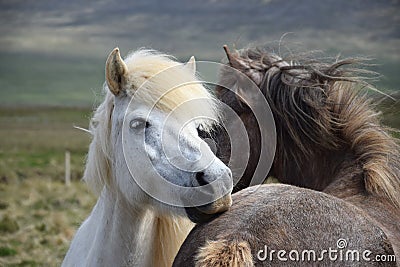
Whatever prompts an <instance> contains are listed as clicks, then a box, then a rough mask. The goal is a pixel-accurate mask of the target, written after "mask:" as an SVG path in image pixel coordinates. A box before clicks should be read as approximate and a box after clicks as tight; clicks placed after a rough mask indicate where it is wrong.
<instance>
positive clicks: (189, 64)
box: [185, 56, 196, 74]
mask: <svg viewBox="0 0 400 267" xmlns="http://www.w3.org/2000/svg"><path fill="white" fill-rule="evenodd" d="M185 67H187V68H188V69H189V70H190V71H192V72H193V74H196V59H195V58H194V56H191V57H190V59H189V61H188V62H187V63H186V64H185Z"/></svg>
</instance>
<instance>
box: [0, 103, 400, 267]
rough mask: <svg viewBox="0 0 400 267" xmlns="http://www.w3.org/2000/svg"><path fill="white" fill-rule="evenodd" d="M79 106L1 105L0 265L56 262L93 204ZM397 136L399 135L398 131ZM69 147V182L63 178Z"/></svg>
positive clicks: (397, 120) (391, 108)
mask: <svg viewBox="0 0 400 267" xmlns="http://www.w3.org/2000/svg"><path fill="white" fill-rule="evenodd" d="M384 104H385V105H384V107H382V110H383V111H384V114H385V120H384V121H385V122H386V123H387V124H389V125H390V126H392V127H397V128H400V116H399V114H400V104H399V102H397V103H395V102H393V101H387V102H385V103H384ZM90 114H91V111H90V109H83V108H75V109H74V108H20V109H5V108H0V196H1V197H0V266H59V265H60V263H61V261H62V259H63V257H64V255H65V253H66V251H67V249H68V246H69V242H70V240H71V238H72V237H73V235H74V233H75V231H76V229H77V228H78V226H79V224H80V223H82V221H83V220H84V218H85V217H86V216H87V215H88V214H89V212H90V210H91V208H92V206H93V205H94V201H95V198H94V196H93V195H92V194H91V193H90V192H89V191H88V190H87V189H86V186H85V185H84V183H83V182H81V181H80V178H81V177H82V173H83V169H84V161H85V155H86V153H87V149H88V145H89V141H90V138H89V136H88V134H86V133H84V132H82V131H79V130H77V129H74V128H73V126H74V125H76V126H82V127H87V125H88V122H89V118H90ZM399 137H400V136H399ZM66 150H69V151H70V152H71V167H72V169H71V172H72V178H73V181H72V184H71V186H70V187H67V186H66V185H65V184H64V155H65V151H66Z"/></svg>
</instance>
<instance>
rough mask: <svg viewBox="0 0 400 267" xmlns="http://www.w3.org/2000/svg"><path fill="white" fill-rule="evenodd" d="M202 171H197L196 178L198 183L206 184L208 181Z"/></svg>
mask: <svg viewBox="0 0 400 267" xmlns="http://www.w3.org/2000/svg"><path fill="white" fill-rule="evenodd" d="M204 176H205V175H204V172H197V173H196V180H197V182H198V183H199V185H200V186H202V185H207V184H208V182H207V181H206V180H205V179H204Z"/></svg>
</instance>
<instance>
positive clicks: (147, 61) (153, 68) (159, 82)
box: [83, 50, 220, 194]
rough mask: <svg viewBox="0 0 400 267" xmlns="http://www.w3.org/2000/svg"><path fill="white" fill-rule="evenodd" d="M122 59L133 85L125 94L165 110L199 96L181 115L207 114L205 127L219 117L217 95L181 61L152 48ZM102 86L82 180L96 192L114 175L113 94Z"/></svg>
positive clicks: (202, 121)
mask: <svg viewBox="0 0 400 267" xmlns="http://www.w3.org/2000/svg"><path fill="white" fill-rule="evenodd" d="M124 61H125V63H126V65H127V66H128V70H129V74H128V75H129V82H128V84H132V85H133V88H127V93H128V96H130V97H135V98H137V99H139V100H140V101H141V102H142V103H145V104H148V105H152V104H153V103H156V105H155V107H156V108H158V109H160V110H162V111H165V112H170V111H172V110H174V109H175V108H176V107H178V106H179V105H181V104H183V103H184V102H186V101H190V100H193V99H199V98H200V99H202V100H203V101H201V102H196V101H192V102H191V104H190V108H188V105H185V106H184V107H183V108H180V109H179V112H181V113H182V116H185V117H186V118H194V117H196V116H199V117H205V118H210V119H211V120H199V121H198V123H199V124H201V125H202V129H204V130H206V131H210V130H211V129H212V126H213V124H214V123H216V122H218V121H219V118H220V114H219V111H218V108H217V102H216V99H215V98H214V97H213V96H212V95H211V94H210V92H209V91H208V90H207V89H205V88H204V86H203V85H201V84H200V83H199V81H198V79H197V78H196V75H195V74H194V73H193V72H192V71H190V70H189V69H188V68H185V67H184V66H185V65H184V64H182V63H179V62H177V61H174V60H173V58H172V57H171V56H168V55H164V54H160V53H158V52H156V51H153V50H139V51H136V52H134V53H131V54H130V55H128V57H127V58H126V59H125V60H124ZM103 89H104V92H105V98H104V101H103V102H102V103H101V104H100V105H99V106H98V108H97V109H96V110H95V112H94V115H93V117H92V120H91V125H90V132H91V133H92V135H93V139H92V142H91V144H90V147H89V152H88V155H87V160H86V168H85V172H84V176H83V179H84V181H85V182H86V183H87V184H88V186H89V187H90V188H91V189H92V190H93V191H94V192H95V193H97V194H99V193H100V192H101V190H102V188H103V186H105V185H108V184H109V183H110V182H111V180H112V179H113V177H111V176H112V172H111V171H110V166H111V165H110V159H111V158H112V154H113V147H112V145H111V144H110V132H111V114H112V110H113V107H114V95H113V94H112V93H111V92H110V90H109V89H108V87H107V85H106V83H105V84H104V86H103ZM138 89H139V90H138ZM204 100H205V101H204Z"/></svg>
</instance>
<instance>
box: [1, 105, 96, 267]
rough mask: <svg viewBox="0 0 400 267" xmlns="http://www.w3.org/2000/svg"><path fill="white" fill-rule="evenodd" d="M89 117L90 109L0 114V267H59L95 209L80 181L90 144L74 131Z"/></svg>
mask: <svg viewBox="0 0 400 267" xmlns="http://www.w3.org/2000/svg"><path fill="white" fill-rule="evenodd" d="M89 116H90V110H89V109H63V108H41V109H28V108H27V109H1V110H0V195H1V198H0V266H59V265H60V263H61V260H62V258H63V257H64V255H65V252H66V250H67V248H68V245H69V242H70V240H71V238H72V236H73V234H74V232H75V230H76V229H77V227H78V226H79V224H80V223H81V222H82V221H83V220H84V218H85V217H86V216H87V215H88V214H89V212H90V210H91V208H92V206H93V204H94V197H93V195H92V194H91V193H90V192H88V190H87V189H86V186H85V185H84V183H83V182H81V181H80V178H81V177H82V172H83V168H84V160H85V154H86V152H87V149H88V144H89V140H90V139H89V136H88V135H87V134H85V133H84V132H81V131H79V130H76V129H74V128H73V125H77V126H83V127H85V126H87V125H88V121H89ZM66 150H69V151H70V152H71V175H72V178H73V182H72V184H71V186H70V187H67V186H65V184H64V155H65V151H66Z"/></svg>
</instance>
